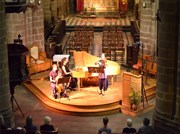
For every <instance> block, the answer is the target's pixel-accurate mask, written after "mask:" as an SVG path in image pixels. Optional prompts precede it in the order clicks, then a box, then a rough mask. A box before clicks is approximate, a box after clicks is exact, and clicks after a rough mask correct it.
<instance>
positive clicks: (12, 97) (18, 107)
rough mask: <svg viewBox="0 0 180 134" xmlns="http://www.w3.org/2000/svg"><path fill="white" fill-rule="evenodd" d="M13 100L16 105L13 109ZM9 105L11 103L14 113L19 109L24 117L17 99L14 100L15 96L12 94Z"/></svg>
mask: <svg viewBox="0 0 180 134" xmlns="http://www.w3.org/2000/svg"><path fill="white" fill-rule="evenodd" d="M14 102H15V103H16V105H17V108H16V109H14ZM11 105H12V110H13V112H14V113H15V112H16V111H17V110H20V112H21V114H22V116H23V117H24V114H23V112H22V110H21V108H20V106H19V104H18V102H17V100H16V98H15V97H14V96H13V95H11Z"/></svg>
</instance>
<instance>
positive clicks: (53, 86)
mask: <svg viewBox="0 0 180 134" xmlns="http://www.w3.org/2000/svg"><path fill="white" fill-rule="evenodd" d="M57 76H58V67H57V65H56V64H53V65H52V70H51V72H50V73H49V78H50V82H51V93H52V96H53V97H54V98H55V99H57V94H56V77H57Z"/></svg>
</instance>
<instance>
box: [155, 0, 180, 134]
mask: <svg viewBox="0 0 180 134" xmlns="http://www.w3.org/2000/svg"><path fill="white" fill-rule="evenodd" d="M158 18H159V19H158V20H159V21H158V44H157V46H158V68H157V72H158V73H157V91H156V108H155V112H154V116H153V117H154V118H153V120H154V121H153V124H154V127H155V130H156V133H158V134H161V133H162V134H163V133H164V134H165V133H166V134H170V133H171V134H178V133H180V127H179V126H180V86H179V85H180V79H179V77H180V1H179V0H171V1H169V0H159V13H158Z"/></svg>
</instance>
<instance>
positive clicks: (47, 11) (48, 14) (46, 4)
mask: <svg viewBox="0 0 180 134" xmlns="http://www.w3.org/2000/svg"><path fill="white" fill-rule="evenodd" d="M42 6H43V9H44V20H45V21H47V22H48V23H51V10H50V0H42Z"/></svg>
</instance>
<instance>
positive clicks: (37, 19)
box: [32, 6, 44, 51]
mask: <svg viewBox="0 0 180 134" xmlns="http://www.w3.org/2000/svg"><path fill="white" fill-rule="evenodd" d="M32 23H33V27H32V28H33V29H32V30H33V42H37V43H38V44H39V48H40V50H41V51H42V50H43V51H44V15H43V9H42V8H41V6H39V7H38V9H37V10H36V11H35V12H34V13H33V16H32Z"/></svg>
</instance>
